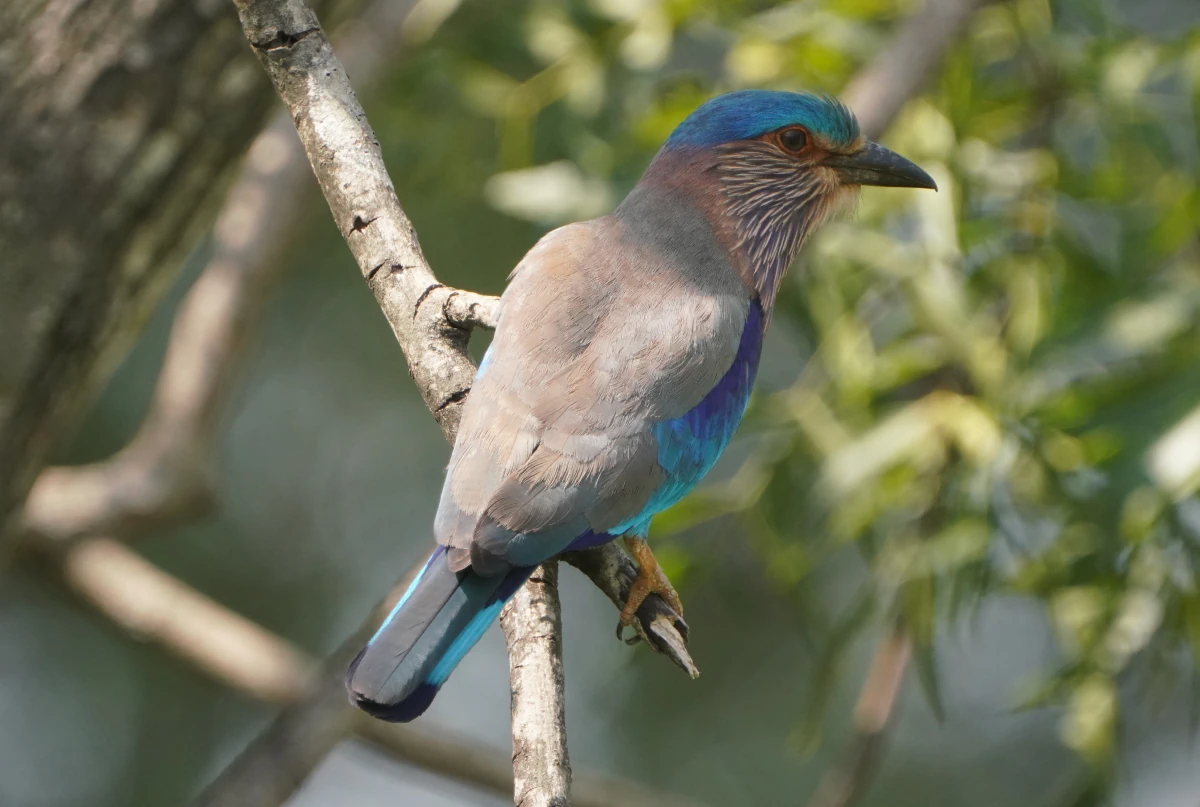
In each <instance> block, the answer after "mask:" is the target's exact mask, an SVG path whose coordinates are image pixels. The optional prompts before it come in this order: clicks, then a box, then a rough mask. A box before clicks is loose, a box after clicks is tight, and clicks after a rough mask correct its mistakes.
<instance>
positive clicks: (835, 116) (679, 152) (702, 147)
mask: <svg viewBox="0 0 1200 807" xmlns="http://www.w3.org/2000/svg"><path fill="white" fill-rule="evenodd" d="M660 157H665V158H667V160H672V159H673V158H674V159H680V158H682V159H686V160H687V162H688V163H690V164H691V165H695V166H697V167H700V166H703V171H704V173H705V174H706V175H708V176H710V177H713V178H714V179H713V181H711V182H703V183H701V184H702V185H703V186H704V187H705V192H706V193H708V194H710V195H713V194H715V195H716V196H717V197H718V199H716V200H715V202H716V204H715V207H716V212H717V215H720V216H721V217H723V218H724V219H725V221H726V223H728V224H729V225H730V226H731V227H732V233H731V235H732V238H733V240H734V242H735V243H734V245H733V246H734V247H735V249H736V250H738V251H739V252H740V253H742V255H743V256H744V259H745V261H746V262H747V266H746V267H745V271H746V272H747V273H750V274H752V275H753V276H752V277H750V278H748V280H750V281H751V282H752V283H753V285H754V286H756V287H757V289H758V291H759V293H760V295H761V296H762V297H763V298H764V301H765V302H767V303H768V304H769V303H770V302H771V300H772V299H773V298H774V294H775V289H776V287H777V285H778V282H779V279H780V278H781V276H782V274H783V271H784V270H785V269H786V268H787V265H788V264H789V263H790V262H791V260H792V258H793V257H794V255H795V253H796V251H797V250H798V249H799V247H800V245H801V244H802V243H803V241H804V239H805V238H806V237H807V236H808V234H809V233H811V232H812V231H813V230H814V229H815V228H816V227H817V225H818V224H820V222H821V221H822V220H823V219H824V218H825V216H826V215H827V214H828V213H829V212H830V211H831V210H833V209H835V208H837V207H839V206H841V205H842V204H845V203H846V202H848V201H850V200H853V199H854V198H856V196H857V193H858V190H859V189H860V188H861V186H863V185H883V186H889V187H902V188H930V189H933V190H936V189H937V185H936V184H935V183H934V181H933V179H932V178H931V177H930V176H929V174H927V173H925V172H924V171H922V170H921V169H920V168H919V167H917V166H916V165H915V164H914V163H912V162H910V161H909V160H906V159H904V158H903V157H901V156H900V155H899V154H896V153H895V152H893V151H889V150H888V149H886V148H884V147H883V146H880V145H878V144H877V143H873V142H871V141H869V140H867V139H865V138H864V137H863V136H862V135H861V134H860V133H859V130H858V121H857V120H855V118H854V113H853V112H851V111H850V109H849V108H848V107H847V106H846V105H845V104H843V103H841V102H840V101H838V100H837V99H835V98H831V97H828V96H820V95H813V94H810V93H790V92H775V91H768V90H741V91H738V92H731V93H726V94H725V95H719V96H717V97H716V98H713V99H712V100H710V101H708V102H707V103H705V104H703V105H702V106H700V107H699V108H698V109H697V110H696V111H695V112H693V113H692V114H691V115H689V116H688V117H687V118H686V119H685V120H684V121H683V123H681V124H679V126H678V127H677V128H676V129H675V131H674V132H673V133H672V134H671V137H670V139H668V140H667V142H666V145H665V146H664V147H663V150H662V153H661V154H660Z"/></svg>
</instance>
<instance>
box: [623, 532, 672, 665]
mask: <svg viewBox="0 0 1200 807" xmlns="http://www.w3.org/2000/svg"><path fill="white" fill-rule="evenodd" d="M625 547H626V548H627V549H628V550H629V554H631V555H632V556H633V559H634V560H636V561H637V563H638V576H637V579H635V580H634V581H633V585H632V586H630V587H629V595H628V596H627V597H626V599H625V607H624V608H622V609H621V619H620V622H619V623H618V624H617V638H618V639H620V640H621V641H623V642H625V643H626V644H630V645H633V644H637V643H638V642H639V641H641V636H640V634H635V635H634V636H633V638H631V639H625V637H624V629H625V628H627V627H629V626H630V625H633V623H634V619H635V618H636V616H637V610H638V608H640V607H641V605H642V603H643V602H645V601H646V598H647V597H649V596H650V595H651V594H657V595H658V596H660V597H662V598H663V601H664V602H665V603H666V604H667V605H668V606H669V607H670V608H671V610H672V611H674V612H675V613H676V614H677V615H678V616H679V618H680V620H682V619H683V602H682V601H681V600H680V599H679V593H678V592H677V591H675V587H674V586H673V585H671V581H670V580H668V579H667V576H666V574H664V573H663V570H662V569H661V568H660V567H659V565H658V561H657V560H655V558H654V553H653V552H651V551H650V546H649V545H648V544H647V543H646V541H645V540H644V539H642V538H637V537H633V536H626V537H625Z"/></svg>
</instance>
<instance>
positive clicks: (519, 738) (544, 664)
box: [500, 561, 571, 807]
mask: <svg viewBox="0 0 1200 807" xmlns="http://www.w3.org/2000/svg"><path fill="white" fill-rule="evenodd" d="M500 624H501V626H502V627H503V628H504V636H505V638H506V639H507V640H508V670H509V672H508V676H509V687H510V689H511V691H512V741H513V749H512V762H513V804H515V805H516V806H517V807H568V806H569V805H570V804H571V761H570V757H569V756H568V754H567V729H566V727H567V705H566V679H565V678H564V676H563V663H562V603H560V602H559V599H558V563H557V562H556V561H550V562H549V563H544V564H542V565H541V566H539V567H538V568H537V570H536V571H534V573H533V575H532V576H531V577H530V578H529V582H528V583H526V584H525V585H524V586H522V587H521V589H520V590H519V591H518V592H517V593H516V595H515V596H514V597H513V598H512V599H511V600H510V601H509V602H508V604H507V605H505V606H504V612H503V613H502V614H501V615H500Z"/></svg>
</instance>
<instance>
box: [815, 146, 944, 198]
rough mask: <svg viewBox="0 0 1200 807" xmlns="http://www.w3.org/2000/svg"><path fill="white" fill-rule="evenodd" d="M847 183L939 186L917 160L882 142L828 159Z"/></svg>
mask: <svg viewBox="0 0 1200 807" xmlns="http://www.w3.org/2000/svg"><path fill="white" fill-rule="evenodd" d="M827 165H829V166H830V167H832V168H835V169H837V170H838V171H839V172H840V173H841V175H842V179H843V181H844V182H845V183H846V184H853V185H875V186H883V187H894V188H924V189H927V190H931V191H934V192H935V193H936V192H937V190H938V186H937V183H936V182H934V180H933V177H931V176H929V174H928V173H926V172H925V171H924V170H923V169H922V168H921V167H920V166H918V165H917V164H916V163H914V162H912V161H910V160H907V159H905V158H904V157H901V156H900V155H899V154H897V153H896V152H894V151H890V150H888V149H886V148H884V147H883V146H881V145H879V144H878V143H871V142H868V143H867V144H866V146H864V147H863V148H862V149H860V150H859V151H858V152H856V153H854V154H847V155H838V156H837V157H834V158H833V159H831V160H829V161H827Z"/></svg>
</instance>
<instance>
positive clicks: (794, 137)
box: [775, 126, 808, 154]
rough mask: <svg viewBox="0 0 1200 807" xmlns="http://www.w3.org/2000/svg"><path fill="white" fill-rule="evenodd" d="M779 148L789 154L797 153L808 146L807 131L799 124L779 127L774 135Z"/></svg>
mask: <svg viewBox="0 0 1200 807" xmlns="http://www.w3.org/2000/svg"><path fill="white" fill-rule="evenodd" d="M775 139H776V140H777V141H778V142H779V146H780V148H782V149H783V150H784V151H786V152H788V153H790V154H799V153H800V152H802V151H804V150H805V149H806V148H808V132H807V131H805V130H804V129H803V128H802V127H800V126H789V127H787V128H786V129H780V130H779V132H778V133H776V135H775Z"/></svg>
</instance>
